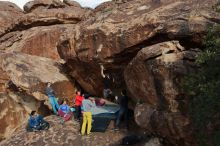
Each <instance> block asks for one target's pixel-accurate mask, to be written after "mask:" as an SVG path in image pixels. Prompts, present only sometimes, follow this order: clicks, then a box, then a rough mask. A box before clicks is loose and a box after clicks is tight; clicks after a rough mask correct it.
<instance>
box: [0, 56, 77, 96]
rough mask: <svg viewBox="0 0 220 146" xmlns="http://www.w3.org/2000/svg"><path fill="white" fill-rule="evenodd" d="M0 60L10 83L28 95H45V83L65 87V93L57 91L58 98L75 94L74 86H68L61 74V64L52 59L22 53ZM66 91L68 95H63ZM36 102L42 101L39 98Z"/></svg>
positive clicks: (63, 75)
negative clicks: (36, 93) (39, 93)
mask: <svg viewBox="0 0 220 146" xmlns="http://www.w3.org/2000/svg"><path fill="white" fill-rule="evenodd" d="M1 58H3V61H2V68H3V70H4V71H5V72H6V73H7V75H8V76H9V77H10V79H11V81H12V82H13V83H14V84H15V85H16V86H18V87H20V88H22V89H23V90H26V91H27V92H28V93H29V94H34V93H35V92H41V93H45V91H44V90H45V87H46V86H45V85H46V83H47V82H51V83H52V84H55V83H56V86H58V87H59V88H60V89H63V88H64V87H65V91H62V90H57V91H60V93H57V95H59V96H60V97H70V96H73V94H74V92H75V91H74V86H73V85H71V83H69V84H68V83H67V82H69V80H68V78H67V77H66V76H65V74H64V73H61V70H60V69H61V64H59V63H57V62H55V61H53V60H52V59H49V58H44V57H39V56H32V55H27V54H22V53H7V54H3V55H1ZM64 85H66V86H64ZM43 87H44V88H43ZM66 91H67V92H68V94H65V92H66ZM61 95H62V96H61ZM46 98H47V97H46ZM38 100H42V99H41V98H40V97H39V99H38ZM43 100H46V99H45V98H43Z"/></svg>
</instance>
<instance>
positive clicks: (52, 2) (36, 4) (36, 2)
mask: <svg viewBox="0 0 220 146" xmlns="http://www.w3.org/2000/svg"><path fill="white" fill-rule="evenodd" d="M64 7H65V4H64V3H62V2H61V1H60V0H33V1H29V2H27V3H26V4H25V5H24V11H25V12H32V11H34V10H36V9H41V8H47V9H55V8H64Z"/></svg>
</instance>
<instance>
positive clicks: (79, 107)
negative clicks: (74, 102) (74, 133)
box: [75, 106, 81, 120]
mask: <svg viewBox="0 0 220 146" xmlns="http://www.w3.org/2000/svg"><path fill="white" fill-rule="evenodd" d="M75 109H76V114H75V118H76V119H77V120H80V117H81V106H75Z"/></svg>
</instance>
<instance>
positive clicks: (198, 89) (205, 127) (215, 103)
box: [184, 25, 220, 146]
mask: <svg viewBox="0 0 220 146" xmlns="http://www.w3.org/2000/svg"><path fill="white" fill-rule="evenodd" d="M204 45H205V49H204V51H203V52H202V53H200V54H199V56H198V57H197V60H196V64H197V65H198V70H197V71H196V73H194V74H192V75H189V76H187V77H186V78H185V82H184V89H185V91H186V93H187V94H188V95H189V97H190V102H189V109H190V116H191V119H192V124H193V127H194V128H195V129H194V133H195V136H196V138H197V140H198V144H199V146H208V145H210V143H212V145H214V146H220V143H219V139H220V131H219V129H215V125H216V124H215V122H216V120H217V118H220V117H219V115H220V114H219V111H220V25H217V26H215V27H213V28H212V29H210V30H209V32H208V34H207V36H206V39H205V43H204ZM210 128H212V130H210ZM213 128H214V129H213ZM207 131H211V133H210V132H207Z"/></svg>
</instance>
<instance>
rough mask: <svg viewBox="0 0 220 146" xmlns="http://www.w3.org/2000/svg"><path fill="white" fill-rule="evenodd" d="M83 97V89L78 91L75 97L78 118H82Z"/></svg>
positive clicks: (76, 116)
mask: <svg viewBox="0 0 220 146" xmlns="http://www.w3.org/2000/svg"><path fill="white" fill-rule="evenodd" d="M82 101H83V97H82V95H81V91H79V90H78V91H76V98H75V109H76V115H75V118H76V119H77V120H80V117H81V106H82Z"/></svg>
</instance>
